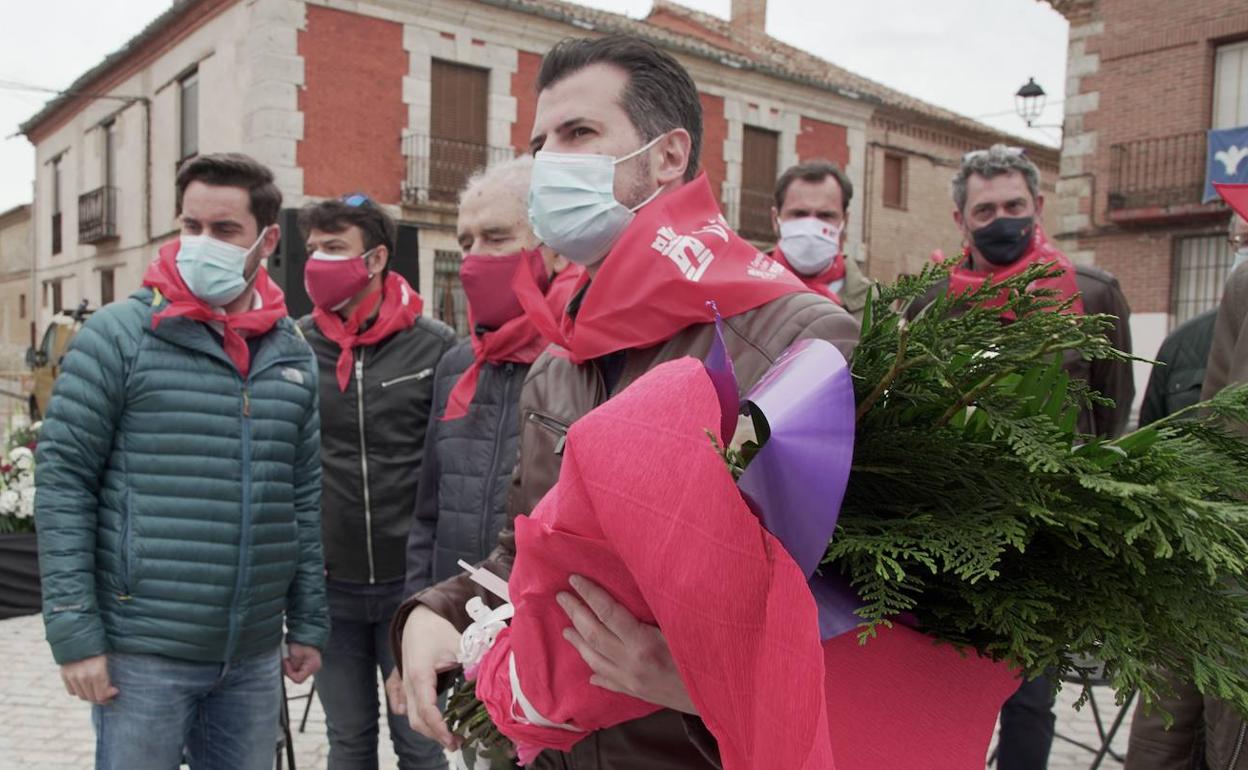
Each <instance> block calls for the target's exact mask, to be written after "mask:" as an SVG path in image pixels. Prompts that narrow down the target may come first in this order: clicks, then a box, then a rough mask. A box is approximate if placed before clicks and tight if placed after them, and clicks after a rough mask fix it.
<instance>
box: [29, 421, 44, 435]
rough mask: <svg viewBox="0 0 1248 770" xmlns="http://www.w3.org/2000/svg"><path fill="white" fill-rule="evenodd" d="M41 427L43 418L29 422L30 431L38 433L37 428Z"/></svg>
mask: <svg viewBox="0 0 1248 770" xmlns="http://www.w3.org/2000/svg"><path fill="white" fill-rule="evenodd" d="M42 427H43V420H38V421H37V422H34V423H31V426H30V432H31V433H38V432H39V429H40V428H42Z"/></svg>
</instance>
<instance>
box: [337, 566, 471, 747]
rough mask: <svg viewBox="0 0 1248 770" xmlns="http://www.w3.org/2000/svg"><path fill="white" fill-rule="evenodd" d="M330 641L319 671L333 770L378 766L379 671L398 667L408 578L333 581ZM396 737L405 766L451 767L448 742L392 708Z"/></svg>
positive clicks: (390, 715) (385, 674) (392, 737)
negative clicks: (395, 636)
mask: <svg viewBox="0 0 1248 770" xmlns="http://www.w3.org/2000/svg"><path fill="white" fill-rule="evenodd" d="M326 589H327V594H328V596H329V616H330V631H329V643H328V644H327V645H326V646H325V652H324V654H323V655H322V663H321V670H320V672H318V673H317V675H316V694H317V695H318V696H320V699H321V705H322V706H324V708H325V723H326V727H327V728H328V732H329V770H377V739H378V736H379V734H380V730H379V729H378V725H377V719H378V706H379V705H380V704H378V702H377V700H378V698H377V674H378V671H380V673H381V677H382V679H383V680H384V679H385V678H386V677H388V676H390V672H391V671H393V670H394V656H393V654H391V651H390V619H391V618H393V617H394V613H395V611H396V610H397V609H398V608H399V604H400V603H402V601H403V598H404V596H403V581H402V580H400V581H397V582H394V583H382V584H378V585H372V586H369V585H351V584H342V583H337V582H334V581H332V580H331V581H328V582H327V584H326ZM386 714H387V717H388V720H389V724H390V740H391V743H393V744H394V753H395V754H396V755H397V756H398V759H399V770H446V766H447V764H446V755H445V754H444V753H443V751H442V747H441V746H440V745H439V744H438V743H436V742H435V741H432V740H430V739H428V738H426V737H424V736H423V735H420V734H419V733H417V732H415V731H414V730H412V728H411V727H410V726H409V725H408V722H407V717H405V716H401V715H398V714H395V713H394V712H392V711H390V704H389V703H388V702H387V703H386Z"/></svg>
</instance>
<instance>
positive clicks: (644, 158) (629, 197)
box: [620, 151, 654, 209]
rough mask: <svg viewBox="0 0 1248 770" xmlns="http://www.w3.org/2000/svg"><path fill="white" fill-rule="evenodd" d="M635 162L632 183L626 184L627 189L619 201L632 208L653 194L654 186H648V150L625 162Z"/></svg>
mask: <svg viewBox="0 0 1248 770" xmlns="http://www.w3.org/2000/svg"><path fill="white" fill-rule="evenodd" d="M634 161H635V162H636V165H635V166H634V173H635V175H634V176H633V181H632V184H630V185H629V186H628V191H627V192H626V193H625V194H624V197H623V198H622V199H620V203H621V204H622V205H623V206H625V207H626V208H629V209H633V208H636V207H637V206H640V205H641V204H642V203H644V202H645V200H646V199H647V198H649V197H650V196H651V195H653V194H654V188H653V187H651V186H650V154H649V151H647V152H643V153H642V154H641V155H638V156H637V157H636V158H630V159H628V160H626V161H624V162H625V163H633V162H634Z"/></svg>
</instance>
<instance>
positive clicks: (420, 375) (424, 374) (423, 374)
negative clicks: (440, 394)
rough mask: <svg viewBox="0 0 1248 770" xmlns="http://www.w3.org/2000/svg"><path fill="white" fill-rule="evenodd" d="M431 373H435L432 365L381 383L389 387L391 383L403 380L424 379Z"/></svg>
mask: <svg viewBox="0 0 1248 770" xmlns="http://www.w3.org/2000/svg"><path fill="white" fill-rule="evenodd" d="M431 374H433V368H432V367H430V368H428V369H424V370H422V371H419V372H416V373H415V374H405V375H403V376H402V377H395V378H394V379H393V380H386V381H385V382H383V383H381V387H383V388H388V387H390V386H391V385H398V384H399V383H401V382H407V381H409V380H423V379H425V378H426V377H428V376H429V375H431Z"/></svg>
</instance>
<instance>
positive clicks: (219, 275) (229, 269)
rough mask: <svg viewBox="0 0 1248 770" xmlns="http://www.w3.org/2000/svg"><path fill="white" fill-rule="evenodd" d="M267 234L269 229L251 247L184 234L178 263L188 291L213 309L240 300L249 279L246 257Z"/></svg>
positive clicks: (180, 242)
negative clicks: (246, 271) (244, 273)
mask: <svg viewBox="0 0 1248 770" xmlns="http://www.w3.org/2000/svg"><path fill="white" fill-rule="evenodd" d="M266 232H268V228H267V227H266V228H264V229H263V230H261V231H260V237H259V238H257V239H256V242H255V243H253V244H252V245H251V248H243V247H242V246H235V245H234V244H232V243H226V242H225V241H219V240H217V239H216V238H212V237H209V236H207V235H183V236H182V237H181V238H180V239H179V247H178V257H177V263H178V273H180V274H181V275H182V280H183V281H185V282H186V288H188V289H190V290H191V293H192V294H194V295H195V296H196V297H199V298H200V299H201V300H203V301H204V302H206V303H208V304H209V305H211V306H213V307H224V306H226V305H228V304H230V303H231V302H233V301H234V300H236V299H238V297H239V295H241V294H242V293H243V291H244V290H245V289H246V288H247V283H248V279H247V277H246V276H244V275H243V271H244V270H246V267H247V257H248V256H249V255H250V254H251V252H252V251H254V250H255V249H256V247H257V246H259V245H260V241H262V240H263V239H264V234H265V233H266Z"/></svg>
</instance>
